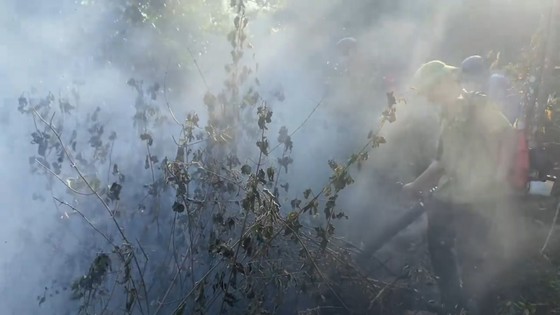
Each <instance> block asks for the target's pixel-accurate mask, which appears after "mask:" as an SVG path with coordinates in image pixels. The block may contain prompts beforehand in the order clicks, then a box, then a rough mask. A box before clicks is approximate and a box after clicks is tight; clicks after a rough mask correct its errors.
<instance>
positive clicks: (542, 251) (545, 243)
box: [541, 198, 560, 255]
mask: <svg viewBox="0 0 560 315" xmlns="http://www.w3.org/2000/svg"><path fill="white" fill-rule="evenodd" d="M558 213H560V198H559V201H558V204H557V205H556V212H555V213H554V219H552V224H551V225H550V230H548V235H547V236H546V240H545V241H544V244H543V246H542V248H541V255H543V254H544V251H545V250H546V247H547V246H548V242H549V241H550V238H551V237H552V234H553V233H554V228H555V227H556V222H557V221H558Z"/></svg>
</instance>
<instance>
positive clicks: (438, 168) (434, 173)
mask: <svg viewBox="0 0 560 315" xmlns="http://www.w3.org/2000/svg"><path fill="white" fill-rule="evenodd" d="M444 173H445V170H444V168H443V166H442V164H441V162H439V161H438V160H434V161H432V163H431V164H430V166H428V168H427V169H426V170H425V171H424V172H423V173H422V174H420V176H418V177H417V178H416V179H415V180H414V181H413V182H411V183H409V184H407V185H408V186H407V185H405V186H407V187H406V189H408V190H410V192H412V193H418V192H424V191H427V190H429V189H431V188H433V187H435V186H436V185H437V183H438V181H439V180H440V178H441V176H443V174H444Z"/></svg>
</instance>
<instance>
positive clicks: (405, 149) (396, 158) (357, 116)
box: [0, 0, 540, 314]
mask: <svg viewBox="0 0 560 315" xmlns="http://www.w3.org/2000/svg"><path fill="white" fill-rule="evenodd" d="M160 2H161V3H169V4H168V7H166V9H164V10H163V12H166V14H168V15H169V17H170V18H169V19H168V20H167V21H164V22H162V21H161V20H159V21H155V22H153V23H154V24H155V25H157V27H153V26H152V25H151V22H146V23H137V24H133V25H134V26H130V27H126V26H127V25H129V24H126V23H125V21H128V20H126V19H125V18H124V17H125V16H127V18H128V19H132V18H131V17H130V16H128V15H126V14H127V12H128V11H126V5H125V4H124V3H125V2H124V1H111V0H102V1H87V0H83V1H73V0H72V1H70V0H61V1H40V0H28V1H18V0H7V1H2V3H1V4H0V26H1V27H0V38H2V44H1V45H0V95H1V97H2V106H1V109H0V124H1V125H2V130H3V131H2V134H1V135H0V156H1V157H2V164H1V165H0V175H1V176H2V178H3V180H2V182H1V184H0V191H1V192H2V211H1V212H0V250H1V252H2V254H1V255H0V292H1V294H0V305H2V310H3V313H5V314H34V313H41V314H62V312H60V310H61V309H62V310H66V309H67V307H68V299H67V295H64V294H61V295H60V296H56V295H54V296H53V297H52V298H50V299H49V301H48V302H46V303H44V304H42V305H40V306H39V305H38V304H39V303H38V301H37V299H36V298H37V296H39V297H40V296H42V295H43V294H44V291H43V289H44V287H51V285H53V283H52V281H53V280H54V279H56V277H57V275H60V274H64V275H66V276H70V277H77V276H79V275H80V274H82V273H83V272H85V268H87V266H88V262H89V260H90V257H77V258H76V257H75V255H76V253H79V252H81V251H83V249H82V248H79V243H80V242H79V241H80V240H81V239H84V238H86V237H91V238H94V237H98V236H93V234H92V233H91V231H90V228H89V227H88V226H86V225H85V224H84V222H83V221H80V219H79V218H77V217H72V218H71V219H68V218H66V217H65V215H66V214H65V212H70V209H65V208H64V206H61V205H57V204H56V202H53V200H52V198H51V197H52V196H51V194H50V192H49V190H48V187H52V191H53V195H56V194H59V195H60V194H63V193H64V191H65V188H64V187H63V186H62V184H61V183H60V182H58V181H57V180H56V179H54V178H51V179H50V180H49V179H47V178H45V176H38V175H32V174H30V168H31V167H30V163H29V160H28V157H30V156H32V155H34V154H35V152H34V150H36V147H35V146H34V145H31V144H30V141H31V140H32V139H31V137H30V134H31V132H33V131H34V130H35V129H36V127H35V124H37V125H38V126H39V127H40V128H43V126H41V122H39V121H36V122H35V123H34V122H33V120H32V119H30V118H29V117H28V116H24V115H21V114H20V113H19V112H18V111H17V107H18V98H19V97H20V96H21V95H25V96H26V97H31V98H43V97H45V96H46V95H47V94H48V93H49V92H51V93H53V95H55V96H56V97H58V96H61V97H66V98H69V100H71V102H72V104H73V105H74V106H76V110H75V113H74V116H73V118H71V117H70V116H65V115H64V114H57V116H56V119H64V120H65V125H66V127H65V128H67V129H69V130H71V129H72V128H76V129H78V130H81V128H83V125H81V124H80V122H83V121H84V120H85V119H86V117H87V115H88V114H90V115H91V114H92V113H93V112H94V111H95V109H96V108H97V107H99V108H101V114H100V117H99V120H100V121H103V122H104V124H105V125H106V126H107V128H108V129H110V130H106V132H107V133H109V132H111V131H115V132H116V134H117V140H116V143H117V144H118V145H116V146H115V149H114V150H113V152H112V157H111V158H112V160H113V161H115V163H119V161H120V163H122V164H123V166H124V164H125V162H126V161H127V160H129V159H130V158H131V155H132V154H135V152H143V151H144V150H145V145H144V144H143V143H142V142H140V141H139V139H138V134H137V132H136V130H134V129H133V128H131V126H132V116H133V115H134V114H135V105H134V104H135V103H134V102H135V98H136V93H135V91H134V89H133V88H132V87H131V86H129V85H127V81H128V80H129V79H130V78H136V79H138V80H145V85H146V86H147V85H149V84H152V83H154V82H159V83H160V84H165V85H166V86H165V88H166V92H167V95H166V96H167V97H168V100H169V104H170V108H171V110H172V111H173V112H174V113H175V115H177V116H178V117H179V119H184V118H185V117H186V114H187V113H193V112H197V113H198V114H199V116H200V117H201V120H202V121H204V120H205V119H206V118H207V116H206V115H207V113H206V107H205V105H204V104H203V103H202V99H203V97H204V95H205V93H206V92H207V90H210V91H213V92H216V91H218V90H219V89H221V87H222V84H223V81H224V78H225V72H224V69H223V65H225V64H226V63H227V62H228V60H229V58H231V57H230V56H229V49H230V46H229V43H228V42H227V40H226V38H225V34H226V30H227V31H229V29H230V26H229V24H228V23H230V24H231V21H230V20H231V15H230V14H229V13H228V12H227V11H226V10H227V7H228V4H227V2H228V1H218V0H216V1H199V2H200V3H198V2H196V1H195V2H196V4H191V5H192V6H193V7H194V8H193V10H196V13H193V12H190V14H189V12H188V11H186V9H184V8H185V7H188V5H189V4H187V2H188V1H183V2H184V3H182V2H181V1H173V2H171V1H160ZM259 2H260V1H259ZM265 2H266V1H265ZM472 2H477V1H472ZM478 2H481V1H478ZM488 2H491V3H492V5H490V6H488V7H486V10H484V11H482V10H481V9H480V8H477V7H474V8H473V7H471V6H470V5H471V4H470V3H471V2H470V1H459V0H457V1H445V2H444V1H435V0H433V1H422V2H419V1H414V0H402V1H377V2H375V4H370V3H365V2H364V3H361V4H356V5H353V6H349V5H347V3H346V2H344V1H335V0H325V1H316V2H306V1H296V0H289V1H284V3H283V5H282V6H280V7H279V8H272V9H270V10H256V9H254V10H253V11H251V6H248V8H249V17H250V21H249V27H248V32H249V35H250V41H251V43H252V45H253V47H254V48H253V50H252V51H250V52H248V53H247V54H250V55H252V54H254V59H252V58H249V59H250V60H251V61H250V62H254V64H258V70H257V71H256V76H257V77H258V78H259V81H260V82H261V85H260V87H259V93H260V95H261V97H262V98H263V99H264V100H266V101H267V103H268V105H269V106H270V107H271V108H272V111H273V112H274V114H273V122H272V124H271V127H270V130H271V131H272V133H273V135H271V143H274V144H276V142H275V137H276V134H275V133H276V132H277V131H278V130H279V129H280V127H281V126H286V127H287V129H288V131H289V132H295V131H297V132H296V133H295V134H294V135H293V136H292V138H293V142H294V152H293V154H292V156H291V157H292V158H293V160H294V162H293V164H292V165H290V169H289V172H288V173H287V174H280V176H281V179H280V182H289V183H290V189H289V192H288V194H287V197H286V198H285V200H282V202H283V203H285V204H289V201H290V200H291V199H293V198H296V197H300V198H301V196H300V195H301V192H302V191H303V190H305V189H307V188H312V189H315V190H319V189H320V188H321V187H322V186H323V185H324V184H325V183H326V182H327V180H328V176H329V168H328V164H327V161H328V160H330V159H332V160H336V161H337V162H341V163H343V162H345V161H346V159H348V158H349V157H350V155H351V154H352V153H354V152H356V151H358V150H359V149H360V148H361V147H362V146H363V145H364V144H365V143H366V142H367V135H368V132H369V131H370V130H374V129H375V128H376V127H377V126H378V124H379V117H380V114H381V112H382V111H383V110H384V108H385V106H386V92H388V91H391V90H392V91H395V94H396V96H398V97H402V98H405V99H406V100H407V103H406V104H404V103H399V104H398V106H397V122H395V123H394V124H390V125H389V126H387V127H386V128H384V129H383V131H382V135H383V136H384V137H385V138H386V139H387V144H385V145H383V146H381V147H380V148H378V149H376V150H374V151H373V152H372V154H371V156H370V159H369V161H366V162H365V164H364V166H363V168H362V169H361V170H359V171H358V170H352V174H353V176H354V178H355V180H356V183H355V184H354V185H353V186H352V187H351V188H349V189H348V190H347V191H345V192H344V193H343V195H342V196H341V199H340V200H339V203H340V205H339V206H340V207H341V208H342V209H344V210H345V212H346V214H347V215H348V216H349V220H348V221H347V222H344V223H341V224H340V226H339V230H338V233H340V234H341V235H344V236H345V237H347V239H348V240H350V241H352V242H354V243H356V244H359V243H360V242H365V241H367V239H368V238H369V237H371V234H372V233H371V231H373V230H376V228H378V227H380V226H382V225H383V224H384V223H385V222H387V221H386V220H389V219H392V218H394V217H395V216H396V215H397V214H399V213H400V212H399V209H400V210H402V208H401V207H400V205H395V204H394V203H393V202H392V201H389V200H385V199H384V197H386V195H385V194H384V193H383V191H384V190H383V189H382V188H383V187H384V186H386V185H387V183H386V182H384V180H385V179H386V177H383V178H382V177H380V175H379V174H381V173H385V174H389V175H390V178H391V179H392V180H401V181H408V180H411V179H413V178H414V177H415V176H416V175H418V173H419V172H420V171H421V170H422V169H423V167H425V166H426V165H427V163H429V160H430V159H431V157H432V156H433V153H434V148H435V144H436V143H435V139H436V135H437V130H438V128H437V117H436V113H435V112H434V111H433V109H431V107H429V106H427V104H424V103H423V101H422V100H419V99H417V98H415V97H414V95H413V94H412V93H411V91H410V89H409V86H408V78H409V77H410V75H411V74H412V73H413V71H414V70H415V69H416V68H417V67H418V65H419V64H421V63H422V62H425V61H427V60H429V59H445V60H446V61H449V62H450V63H455V64H457V63H459V62H460V61H461V60H462V58H464V57H466V56H468V55H471V54H478V53H480V54H482V53H485V52H486V51H488V50H490V49H503V50H504V51H507V50H508V49H509V50H515V49H514V48H515V47H517V46H518V45H521V44H524V43H526V42H528V38H529V36H531V34H532V33H533V32H534V29H535V28H536V25H535V24H530V23H529V24H527V23H524V22H522V21H525V20H527V21H536V20H538V19H536V18H535V16H538V14H539V12H540V11H539V10H540V7H538V6H531V5H530V4H527V3H529V2H530V3H533V2H531V1H528V2H524V1H506V0H501V1H488ZM193 3H194V2H193ZM502 6H505V7H507V8H508V14H504V13H502V11H501V10H499V8H501V7H502ZM181 10H183V11H181ZM178 12H183V13H184V14H189V15H188V18H189V19H187V18H186V17H185V16H183V15H181V14H179V13H178ZM185 12H186V13H185ZM522 12H523V14H522ZM467 13H468V15H466V14H467ZM502 14H504V15H507V16H508V17H510V16H511V19H504V20H500V21H501V22H500V23H498V22H496V21H497V18H498V16H500V17H501V15H502ZM135 16H136V15H135ZM465 16H467V17H468V19H467V18H464V19H461V17H465ZM136 18H138V17H136ZM224 18H227V19H226V20H225V22H223V21H222V19H224ZM477 18H479V19H481V18H484V21H485V22H486V24H483V23H478V22H476V23H475V22H474V21H477V20H476V19H477ZM140 20H141V17H140ZM520 20H521V22H520ZM133 21H136V20H133ZM209 21H210V22H209ZM158 23H160V24H158ZM201 25H202V26H201ZM224 25H227V26H224ZM472 25H478V27H479V28H477V29H476V30H475V31H471V30H470V28H468V27H469V26H472ZM483 25H485V26H483ZM511 25H526V27H525V28H524V29H520V26H518V27H516V28H515V31H512V29H511ZM486 27H488V28H486ZM489 29H491V32H490V33H488V32H487V31H489ZM514 33H515V34H516V35H517V37H516V38H513V37H512V36H506V35H508V34H514ZM346 36H352V37H354V38H356V39H357V41H358V48H357V49H358V56H359V58H358V59H357V61H356V62H358V63H357V64H355V65H354V67H353V68H352V67H350V69H352V71H351V72H350V73H347V74H341V73H340V71H339V70H340V69H342V68H343V67H345V66H346V65H340V61H341V60H342V58H341V57H340V55H339V54H338V53H337V51H336V47H335V45H336V42H337V41H338V40H339V39H340V38H342V37H346ZM496 39H499V41H498V42H496ZM496 43H497V44H496ZM495 46H498V47H495ZM513 55H514V53H511V55H509V54H506V58H513V57H512V56H513ZM335 68H336V69H335ZM74 92H76V95H79V98H76V97H73V96H72V95H74ZM161 110H162V111H167V108H165V107H164V108H162V109H161ZM49 118H50V117H49ZM56 119H55V120H56ZM157 132H158V134H159V136H160V138H162V139H166V140H165V141H164V142H163V143H161V144H160V143H157V146H156V148H155V149H154V150H156V151H157V153H158V154H164V152H173V149H174V148H175V146H174V142H173V139H172V138H171V136H170V135H172V134H177V133H178V128H177V127H176V125H174V123H173V122H171V121H169V122H168V123H167V124H165V125H163V126H162V127H160V129H158V130H157ZM246 141H247V144H246V145H247V147H249V146H253V145H254V139H247V140H246ZM85 142H87V139H86V140H85ZM83 145H84V146H87V143H84V144H83ZM253 149H254V148H253ZM165 154H169V153H165ZM273 156H274V157H273V158H275V157H280V156H281V150H280V149H279V150H277V151H275V152H274V153H273ZM240 158H242V159H244V161H242V162H248V161H249V160H250V159H254V158H255V157H254V156H249V155H243V154H240ZM142 162H143V160H142V158H139V159H138V158H134V161H131V165H129V166H128V170H127V171H128V173H129V174H130V178H131V179H130V180H131V181H134V182H138V183H141V182H143V181H144V180H146V179H147V180H148V181H149V180H150V178H151V175H150V174H149V172H148V171H146V170H144V169H143V164H142ZM133 163H136V164H133ZM35 167H37V165H36V164H35ZM102 176H106V175H105V174H103V175H102ZM297 194H299V196H298V195H297ZM126 197H127V198H136V197H137V196H135V195H133V194H132V193H130V194H129V195H127V196H126ZM123 198H124V197H123ZM68 201H69V200H68ZM166 202H167V203H172V202H171V201H166ZM86 205H89V204H83V205H80V206H86ZM89 206H90V207H92V209H94V210H95V211H103V209H97V208H95V207H94V206H92V205H89ZM161 206H162V208H165V209H168V208H170V205H166V204H162V205H161ZM91 211H93V210H91ZM99 216H101V215H99ZM420 225H421V224H420ZM421 231H422V229H421V226H419V228H416V229H414V231H412V232H411V234H409V235H408V237H411V238H414V237H419V235H420V234H419V233H421ZM133 233H135V234H138V236H139V237H140V236H141V234H142V232H141V231H134V232H133ZM102 248H103V242H102V240H100V241H99V242H97V243H96V248H93V249H92V250H93V251H99V250H101V249H102ZM48 292H49V293H48V294H52V292H51V291H48ZM70 309H71V306H70Z"/></svg>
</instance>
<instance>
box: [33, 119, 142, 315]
mask: <svg viewBox="0 0 560 315" xmlns="http://www.w3.org/2000/svg"><path fill="white" fill-rule="evenodd" d="M33 112H34V113H35V115H37V117H39V119H40V120H41V121H42V122H43V123H44V124H45V125H46V126H48V127H49V129H50V130H51V131H52V132H53V134H54V135H55V136H56V138H57V140H58V142H59V143H60V145H61V147H62V149H63V150H64V153H65V155H66V157H67V158H68V160H69V161H70V163H71V166H72V168H74V170H76V173H78V176H80V178H81V179H82V180H83V181H84V183H85V184H86V185H87V186H88V188H89V189H90V191H91V192H92V193H93V194H94V195H95V196H96V197H97V199H98V200H99V201H100V202H101V204H102V205H103V207H104V208H105V210H106V211H107V213H108V214H109V216H110V217H111V219H112V221H113V223H114V224H115V226H116V228H117V230H118V232H119V234H120V235H121V237H122V239H123V241H124V242H125V243H126V244H130V242H129V241H128V239H127V237H126V235H125V234H124V231H123V229H122V227H121V226H120V224H119V222H118V221H117V219H116V218H115V216H114V214H113V211H111V208H110V207H109V205H108V204H107V203H106V202H105V200H104V199H103V198H102V197H101V196H100V195H99V193H97V191H96V190H95V189H94V188H93V187H92V186H91V184H90V183H89V181H88V180H87V179H86V178H85V176H84V175H83V174H82V172H81V171H80V169H79V168H78V167H77V165H76V163H75V161H74V159H73V158H72V156H71V155H70V152H68V149H67V148H66V146H65V145H64V142H63V141H62V138H61V137H60V134H59V133H58V131H57V130H56V129H55V128H54V127H53V125H52V119H53V118H54V114H53V116H52V117H51V122H50V123H49V122H47V121H46V120H45V119H44V118H43V117H42V116H41V115H40V114H39V113H38V112H37V111H36V110H33ZM133 259H134V261H135V264H136V267H137V268H138V273H139V275H140V280H141V282H142V286H143V289H144V293H145V295H146V306H147V309H148V313H149V312H150V311H149V310H150V305H149V301H148V300H149V299H148V294H147V289H146V284H145V282H144V276H143V273H142V270H141V268H140V264H139V263H138V259H137V257H136V255H133Z"/></svg>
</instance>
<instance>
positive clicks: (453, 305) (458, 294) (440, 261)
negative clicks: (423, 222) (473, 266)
mask: <svg viewBox="0 0 560 315" xmlns="http://www.w3.org/2000/svg"><path fill="white" fill-rule="evenodd" d="M426 211H427V215H428V231H427V237H428V250H429V252H430V259H431V263H432V269H433V272H434V274H435V276H436V277H437V283H438V287H439V291H440V295H441V303H442V305H443V308H444V310H445V311H446V313H444V314H447V312H449V313H451V314H454V313H455V310H460V309H461V308H462V307H463V306H464V302H463V294H462V288H461V277H460V274H459V267H458V262H457V253H456V251H455V238H456V232H455V211H456V209H455V207H454V206H453V204H450V203H446V202H441V201H438V200H431V201H430V202H429V203H427V204H426Z"/></svg>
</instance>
